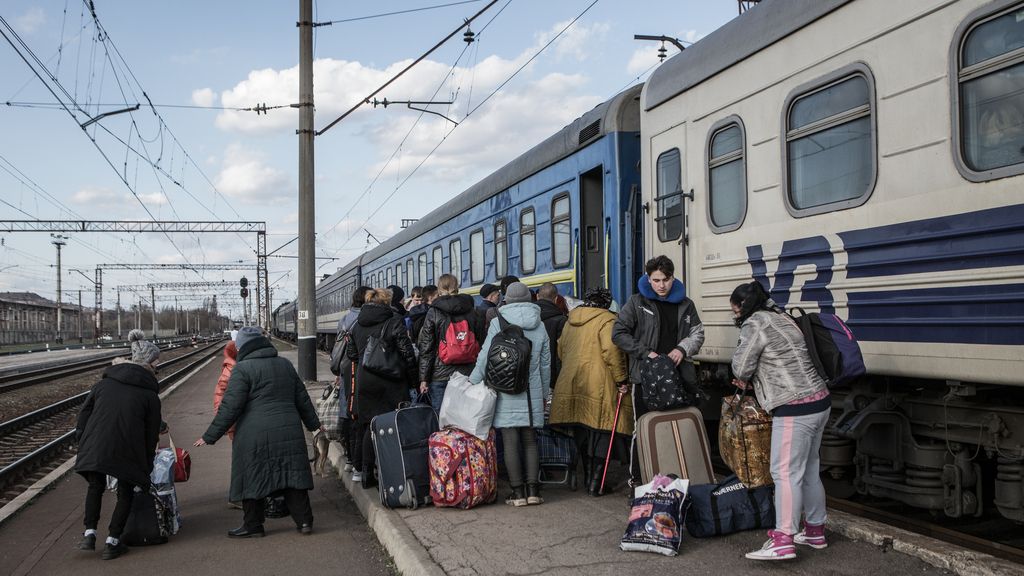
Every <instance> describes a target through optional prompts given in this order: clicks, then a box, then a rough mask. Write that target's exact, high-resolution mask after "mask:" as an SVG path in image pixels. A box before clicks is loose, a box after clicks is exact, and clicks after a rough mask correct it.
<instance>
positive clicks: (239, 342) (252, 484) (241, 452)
mask: <svg viewBox="0 0 1024 576" xmlns="http://www.w3.org/2000/svg"><path fill="white" fill-rule="evenodd" d="M235 345H236V346H237V347H238V364H236V365H235V369H234V370H232V372H231V379H230V380H229V381H228V389H227V391H226V392H225V393H224V399H223V400H221V403H220V408H219V409H218V410H217V414H216V415H215V416H214V418H213V422H212V423H210V427H209V428H207V430H206V433H204V434H203V437H202V438H200V439H199V440H196V443H195V445H196V446H202V445H204V444H213V443H214V442H216V441H217V440H219V439H220V437H221V436H223V435H224V434H225V433H226V432H227V431H228V429H229V428H231V426H232V425H234V426H235V438H234V441H233V442H232V444H231V491H230V494H229V497H228V499H229V500H230V501H231V502H238V501H241V502H242V511H243V514H244V517H243V522H242V526H240V527H239V528H235V529H234V530H229V531H228V536H229V537H231V538H251V537H257V538H258V537H262V536H263V535H264V531H263V520H264V517H265V508H264V502H265V499H266V497H267V496H276V495H278V494H281V495H283V496H284V500H285V503H286V504H287V505H288V510H289V512H291V516H292V519H293V520H294V521H295V527H296V529H297V530H298V531H299V532H301V533H302V534H310V533H311V532H312V531H313V511H312V509H311V508H310V505H309V491H310V490H312V489H313V474H312V472H311V471H310V469H309V459H308V456H307V453H306V435H305V432H303V430H302V428H303V426H305V428H306V430H309V431H310V432H312V431H314V430H317V429H318V428H320V419H319V418H318V417H317V415H316V409H315V408H314V407H313V402H312V401H311V400H310V399H309V393H308V392H307V391H306V387H305V386H304V385H303V383H302V380H301V379H300V378H299V375H298V374H297V373H296V372H295V367H294V366H292V363H291V362H290V361H288V360H286V359H284V358H281V357H280V356H278V355H277V349H276V348H274V345H273V344H272V343H271V342H270V340H268V339H267V338H265V337H264V336H263V335H262V333H261V331H260V329H259V328H257V327H255V326H246V327H244V328H241V329H240V330H239V331H238V334H237V335H236V336H235Z"/></svg>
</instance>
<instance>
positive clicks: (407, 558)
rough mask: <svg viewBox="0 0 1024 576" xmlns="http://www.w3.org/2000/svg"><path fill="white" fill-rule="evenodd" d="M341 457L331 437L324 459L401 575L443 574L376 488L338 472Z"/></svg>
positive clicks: (430, 575) (339, 450) (340, 450)
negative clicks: (357, 484) (367, 488)
mask: <svg viewBox="0 0 1024 576" xmlns="http://www.w3.org/2000/svg"><path fill="white" fill-rule="evenodd" d="M344 459H345V456H344V453H343V452H342V449H341V444H340V443H339V442H336V441H333V440H332V441H331V444H330V447H329V448H328V450H327V461H328V462H329V463H330V465H331V467H332V468H334V470H335V472H336V473H337V475H338V477H339V478H340V479H341V481H342V483H344V484H345V489H346V490H348V493H349V494H350V495H351V496H352V500H354V501H355V503H356V507H358V508H359V512H360V513H361V514H362V515H363V517H364V518H366V523H367V524H368V525H369V526H370V529H371V530H373V532H374V534H376V535H377V539H378V540H380V543H381V544H382V545H384V548H385V549H386V550H387V551H388V554H390V555H391V557H392V558H393V559H394V561H395V567H396V568H398V571H399V572H400V573H402V574H405V575H417V576H418V575H421V574H422V575H424V576H444V574H445V573H444V570H442V569H441V567H440V566H438V565H437V563H435V562H434V559H433V558H431V557H430V553H429V552H428V551H427V549H426V548H425V547H424V546H423V544H421V543H420V541H419V540H417V539H416V536H415V535H414V534H413V533H412V530H410V529H409V527H408V526H407V525H406V524H405V521H404V520H402V518H401V517H399V516H398V514H397V513H395V512H393V511H391V510H388V509H387V508H384V506H382V505H381V503H380V501H379V500H378V499H377V492H376V491H375V490H373V491H371V490H364V489H363V488H362V487H361V486H355V485H354V484H353V482H352V476H351V475H350V474H345V473H344V472H342V467H343V465H344Z"/></svg>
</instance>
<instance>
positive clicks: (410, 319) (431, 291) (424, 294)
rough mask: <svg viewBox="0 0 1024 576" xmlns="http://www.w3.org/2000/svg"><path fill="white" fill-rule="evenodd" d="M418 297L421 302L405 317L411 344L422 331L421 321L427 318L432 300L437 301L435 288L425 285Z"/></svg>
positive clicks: (417, 338)
mask: <svg viewBox="0 0 1024 576" xmlns="http://www.w3.org/2000/svg"><path fill="white" fill-rule="evenodd" d="M420 297H421V299H422V301H421V302H420V303H419V304H417V305H416V306H413V307H412V309H410V310H409V314H408V315H407V316H406V317H405V326H406V328H408V329H409V338H410V339H411V340H412V342H413V344H415V343H416V342H418V341H419V339H420V330H422V329H423V321H424V320H425V319H426V317H427V311H428V310H430V306H431V304H433V303H434V300H437V286H434V285H433V284H427V285H426V286H424V287H423V288H421V289H420Z"/></svg>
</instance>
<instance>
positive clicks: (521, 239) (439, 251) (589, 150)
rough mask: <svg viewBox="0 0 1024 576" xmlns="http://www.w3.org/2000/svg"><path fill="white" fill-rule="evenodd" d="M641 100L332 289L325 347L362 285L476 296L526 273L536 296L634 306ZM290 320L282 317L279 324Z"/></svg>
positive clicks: (543, 149)
mask: <svg viewBox="0 0 1024 576" xmlns="http://www.w3.org/2000/svg"><path fill="white" fill-rule="evenodd" d="M640 90H641V87H640V86H635V87H633V88H630V89H628V90H626V91H624V92H622V93H620V94H618V95H617V96H615V97H614V98H612V99H611V100H609V101H607V102H604V103H602V104H600V105H598V106H596V107H594V108H593V109H592V110H590V111H588V112H586V113H585V114H583V115H582V116H581V117H580V118H578V119H576V120H575V121H574V122H572V123H571V124H570V125H568V126H566V127H565V128H563V129H562V130H560V131H559V132H558V133H556V134H554V135H553V136H551V137H549V138H548V139H546V140H545V141H543V142H541V143H540V144H538V145H537V146H535V147H533V148H532V149H530V150H529V151H527V152H526V153H524V154H522V155H521V156H519V157H518V158H516V159H515V160H513V161H512V162H509V163H508V164H507V165H505V166H504V167H502V168H501V169H499V170H498V171H496V172H494V173H493V174H491V175H489V176H487V177H486V178H484V179H483V180H481V181H480V182H478V183H477V184H475V185H473V186H472V187H470V188H469V189H468V190H466V191H464V192H462V193H460V194H459V195H458V196H456V197H455V198H453V199H451V200H450V201H448V202H447V203H445V204H443V205H442V206H440V207H439V208H437V209H435V210H434V211H432V212H430V213H429V214H427V215H426V216H424V217H423V218H421V219H420V220H418V221H417V222H415V223H413V224H412V225H411V226H409V227H408V228H406V229H404V230H402V231H400V232H399V233H398V234H395V235H394V236H392V237H391V238H389V239H387V240H385V241H384V242H383V243H381V244H380V245H379V246H377V247H375V248H373V249H372V250H369V251H367V252H366V253H364V254H362V255H360V256H359V257H358V258H356V259H355V260H353V261H352V262H350V263H349V264H347V265H346V266H345V267H343V268H341V269H340V270H338V272H336V273H335V274H333V275H331V276H330V277H329V278H326V279H324V280H323V281H321V282H320V283H319V284H318V285H317V288H316V299H317V331H318V335H319V344H320V347H321V348H325V349H329V347H330V346H331V345H332V344H333V339H334V337H335V333H336V330H337V323H338V319H339V318H341V316H342V315H343V314H344V313H345V312H347V310H348V308H349V306H350V303H351V299H352V292H353V291H354V289H355V288H356V287H357V286H359V285H366V286H370V287H386V286H390V285H397V286H400V287H401V288H402V289H403V290H404V291H405V292H406V294H408V293H410V291H411V289H412V287H413V286H424V285H427V284H436V283H437V280H438V278H439V277H440V276H441V275H442V274H449V273H450V274H454V275H455V276H457V277H458V278H459V284H460V286H461V289H460V292H462V293H465V294H471V295H475V294H477V293H478V292H479V290H480V287H481V286H483V284H485V283H488V282H490V283H497V282H498V281H499V280H500V278H502V277H503V276H506V275H515V276H517V277H519V278H520V280H521V281H523V282H525V283H526V284H527V285H529V286H531V287H538V286H540V285H541V284H543V283H545V282H551V283H553V284H555V285H556V286H557V287H558V289H559V291H560V292H561V293H562V294H565V295H569V296H580V295H582V292H583V291H584V290H585V289H586V288H589V287H594V286H603V287H606V288H608V289H609V290H611V292H612V294H613V295H614V296H615V298H616V299H617V300H618V301H620V302H622V301H623V300H624V299H625V298H628V297H629V295H630V294H632V292H633V283H634V282H635V279H636V275H637V273H638V270H639V269H640V267H642V264H643V263H642V262H641V261H640V260H639V258H640V256H639V254H640V250H641V249H642V241H641V236H640V229H641V224H640V223H641V217H640V215H639V211H640V210H642V208H641V207H640V202H639V201H640V190H639V187H640V175H639V172H638V170H637V166H638V163H639V160H640V148H639V128H640V104H639V98H640ZM291 308H294V305H291ZM289 314H291V310H290V309H286V308H282V309H280V310H279V311H278V314H275V317H276V316H280V317H281V318H282V319H286V318H290V316H289ZM285 336H286V337H288V336H291V335H290V334H285Z"/></svg>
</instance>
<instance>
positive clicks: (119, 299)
mask: <svg viewBox="0 0 1024 576" xmlns="http://www.w3.org/2000/svg"><path fill="white" fill-rule="evenodd" d="M117 339H118V340H120V339H121V291H120V290H118V291H117Z"/></svg>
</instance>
